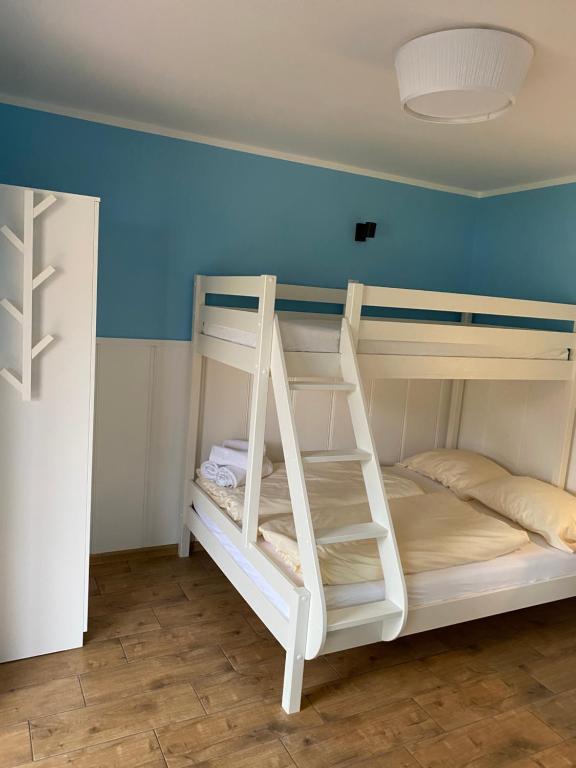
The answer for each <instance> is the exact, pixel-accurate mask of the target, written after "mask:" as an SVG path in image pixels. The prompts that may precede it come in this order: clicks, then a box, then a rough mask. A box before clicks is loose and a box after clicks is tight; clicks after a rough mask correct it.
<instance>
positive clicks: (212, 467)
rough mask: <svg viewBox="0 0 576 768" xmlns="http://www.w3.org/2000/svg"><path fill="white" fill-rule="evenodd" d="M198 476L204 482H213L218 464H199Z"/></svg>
mask: <svg viewBox="0 0 576 768" xmlns="http://www.w3.org/2000/svg"><path fill="white" fill-rule="evenodd" d="M200 474H201V475H202V477H205V478H206V480H213V481H214V482H215V481H216V475H217V474H218V464H216V462H215V461H203V462H202V464H200Z"/></svg>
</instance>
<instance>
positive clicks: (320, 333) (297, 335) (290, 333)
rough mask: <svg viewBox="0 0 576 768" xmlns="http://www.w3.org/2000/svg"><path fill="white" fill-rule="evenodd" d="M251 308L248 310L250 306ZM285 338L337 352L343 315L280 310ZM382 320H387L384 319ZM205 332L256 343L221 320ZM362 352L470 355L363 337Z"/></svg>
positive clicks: (482, 350) (564, 353) (483, 351)
mask: <svg viewBox="0 0 576 768" xmlns="http://www.w3.org/2000/svg"><path fill="white" fill-rule="evenodd" d="M247 311H248V310H247ZM278 316H279V319H280V331H281V333H282V342H283V345H284V349H285V351H286V352H338V349H339V345H340V324H341V319H340V318H334V317H331V316H323V315H320V314H319V315H301V314H297V313H292V312H280V313H278ZM382 322H383V323H385V322H386V321H385V320H383V321H382ZM202 332H203V333H204V334H206V335H207V336H214V337H215V338H217V339H223V340H224V341H232V342H234V343H235V344H242V346H245V347H255V346H256V334H255V333H252V332H250V331H245V330H242V329H241V328H234V327H232V326H227V325H221V324H218V323H211V322H206V321H205V322H204V325H203V327H202ZM358 352H359V353H360V354H368V355H406V354H408V355H433V356H438V357H470V356H471V355H470V346H468V345H466V344H432V343H424V342H422V343H421V342H394V341H360V345H359V348H358ZM474 356H475V357H507V358H508V357H511V355H510V353H509V352H505V351H502V350H501V349H499V348H498V347H490V346H477V347H475V348H474ZM512 357H515V358H528V359H537V360H567V359H568V350H567V349H566V348H565V347H561V348H558V347H552V348H546V347H543V348H542V349H538V350H537V351H535V352H534V351H533V352H524V353H522V351H518V352H517V353H515V354H514V355H512Z"/></svg>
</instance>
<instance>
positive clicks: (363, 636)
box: [180, 275, 576, 713]
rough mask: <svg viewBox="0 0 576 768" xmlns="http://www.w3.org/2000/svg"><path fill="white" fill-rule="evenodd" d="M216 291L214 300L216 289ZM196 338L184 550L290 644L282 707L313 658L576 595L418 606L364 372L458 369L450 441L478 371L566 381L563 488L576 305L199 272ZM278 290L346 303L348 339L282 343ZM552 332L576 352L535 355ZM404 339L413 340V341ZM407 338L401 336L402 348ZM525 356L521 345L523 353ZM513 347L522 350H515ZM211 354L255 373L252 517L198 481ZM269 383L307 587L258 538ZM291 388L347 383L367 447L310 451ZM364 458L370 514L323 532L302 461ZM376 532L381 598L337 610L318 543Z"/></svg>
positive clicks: (570, 583) (567, 591)
mask: <svg viewBox="0 0 576 768" xmlns="http://www.w3.org/2000/svg"><path fill="white" fill-rule="evenodd" d="M207 295H212V301H211V304H210V305H207V304H206V296H207ZM219 296H220V297H221V296H234V297H242V298H244V297H250V298H251V299H257V301H258V309H257V310H256V311H254V310H245V309H233V308H230V307H229V306H217V303H218V297H219ZM193 299H194V304H193V306H194V309H193V328H192V347H191V382H190V385H191V387H190V413H189V439H188V448H187V461H186V472H185V477H186V487H185V490H184V500H185V503H184V510H183V517H182V537H181V542H180V555H181V556H182V557H185V556H187V555H188V554H189V549H190V535H191V534H192V536H194V537H195V538H196V539H198V541H199V542H200V543H201V544H202V546H203V547H204V549H205V550H206V551H207V552H208V554H209V555H210V556H211V557H212V559H213V560H214V561H215V563H216V564H217V565H218V566H219V567H220V568H221V570H222V571H223V572H224V573H225V575H226V576H227V577H228V579H229V580H230V581H231V582H232V583H233V584H234V586H235V587H236V589H237V590H238V591H239V592H240V594H241V595H242V596H243V597H244V599H245V600H246V601H247V602H248V603H249V605H250V606H251V607H252V609H253V610H254V611H255V613H256V614H257V615H258V616H259V618H260V619H261V620H262V621H263V622H264V624H265V625H266V626H267V627H268V629H269V630H270V631H271V632H272V634H273V635H274V636H275V637H276V638H277V640H278V641H279V642H280V644H281V645H282V646H283V647H284V648H285V649H286V665H285V673H284V685H283V695H282V706H283V708H284V709H285V710H286V711H287V712H289V713H290V712H296V711H298V710H299V708H300V701H301V693H302V677H303V671H304V662H305V660H306V659H311V658H314V657H315V656H317V655H319V654H324V653H330V652H333V651H338V650H342V649H345V648H352V647H355V646H360V645H366V644H369V643H373V642H377V641H381V640H392V639H394V638H395V637H398V636H399V635H406V634H411V633H414V632H421V631H425V630H429V629H434V628H437V627H442V626H447V625H451V624H457V623H460V622H464V621H469V620H472V619H477V618H482V617H485V616H490V615H494V614H497V613H501V612H505V611H510V610H517V609H520V608H525V607H528V606H531V605H536V604H538V603H543V602H550V601H553V600H560V599H563V598H567V597H571V596H575V595H576V576H568V577H562V578H556V579H552V580H549V581H547V582H539V583H533V584H527V585H525V586H521V587H515V588H506V589H502V590H499V591H497V592H490V593H485V594H480V595H475V596H472V597H467V598H459V599H456V600H451V601H445V602H443V603H441V604H436V605H431V606H426V605H424V606H418V607H415V608H413V609H409V607H408V604H407V598H406V587H405V583H404V576H403V571H402V564H401V562H400V557H399V554H398V549H397V546H396V542H395V537H394V530H393V525H392V521H391V518H390V515H389V509H388V502H387V499H386V493H385V489H384V485H383V482H382V475H381V471H380V465H379V463H378V457H377V454H376V449H375V446H374V441H373V438H372V434H371V430H370V426H369V421H368V416H367V412H366V405H365V399H364V394H363V389H362V382H361V379H362V376H369V377H371V378H388V379H451V380H453V382H454V383H453V386H452V394H451V401H450V410H449V418H448V431H447V442H446V445H447V447H456V446H457V445H458V432H459V426H460V419H461V413H462V398H463V387H464V382H465V381H466V380H468V379H486V380H504V379H508V380H522V381H526V380H539V381H564V382H566V384H567V387H568V396H567V399H566V403H567V405H566V420H565V427H564V434H563V440H562V450H561V452H560V458H559V461H558V465H557V469H556V474H555V477H554V482H555V484H557V485H559V486H562V487H563V486H564V485H565V482H566V476H567V470H568V461H569V458H570V450H571V444H572V437H573V431H574V418H575V411H576V386H575V373H576V360H575V359H574V350H575V349H576V333H574V325H575V323H576V307H575V306H573V305H568V304H555V303H548V302H538V301H523V300H517V299H505V298H495V297H487V296H475V295H466V294H455V293H440V292H429V291H416V290H404V289H397V288H385V287H377V286H370V285H363V284H361V283H356V282H350V283H349V284H348V289H347V290H346V291H345V290H339V289H332V288H315V287H307V286H295V285H280V284H278V285H277V283H276V278H275V277H274V276H270V275H262V276H257V277H252V276H249V277H248V276H247V277H209V276H197V277H196V279H195V286H194V297H193ZM278 300H289V301H296V302H313V303H326V304H338V305H342V306H343V314H342V315H341V318H342V319H341V334H340V350H339V352H336V353H330V352H322V353H317V352H285V351H284V349H283V346H282V338H281V334H280V326H279V320H278V316H277V311H276V302H277V301H278ZM366 306H369V307H380V308H386V309H391V308H392V309H402V310H404V309H409V310H424V311H436V312H443V313H457V314H458V315H459V317H460V322H455V323H449V322H422V321H411V320H397V319H387V318H375V317H366V316H364V315H363V314H362V309H363V307H366ZM477 314H481V315H495V316H505V317H514V318H537V319H540V320H555V321H568V322H569V323H570V329H571V330H570V331H568V332H565V331H549V330H533V329H529V328H510V327H496V326H488V325H477V324H474V323H473V322H472V321H473V317H474V315H477ZM205 322H212V323H217V324H220V325H225V326H228V327H232V328H236V329H240V330H242V331H248V332H250V333H252V334H254V336H255V339H256V341H255V346H254V347H251V346H244V345H242V344H238V343H234V342H232V341H227V340H224V339H221V338H216V337H213V336H209V335H206V334H204V333H203V332H202V330H203V327H204V323H205ZM366 341H371V342H374V341H385V342H395V344H396V345H398V344H399V345H400V347H399V348H400V350H401V351H402V352H403V354H366V353H362V352H360V353H358V352H357V349H358V345H359V344H362V342H366ZM414 342H416V343H422V342H430V343H432V344H436V343H439V344H442V345H450V344H455V345H458V349H459V350H460V351H461V349H462V346H463V345H464V347H465V349H466V350H468V349H469V350H470V355H466V356H453V355H450V354H448V355H446V356H437V355H422V354H419V355H414V354H411V351H413V349H411V345H412V344H413V343H414ZM543 344H545V345H548V346H558V347H561V348H563V349H567V350H569V353H568V357H567V359H562V360H558V359H542V358H540V359H538V358H537V357H535V358H534V359H530V358H529V355H530V354H531V353H533V354H534V355H535V356H537V354H538V351H539V350H540V351H541V350H542V348H543ZM403 345H405V353H404V348H403ZM479 347H483V348H484V349H486V347H488V348H494V349H497V350H498V351H499V354H500V355H503V356H498V357H496V356H494V357H486V356H479V355H478V351H476V356H475V355H474V351H475V349H476V350H478V348H479ZM397 348H398V347H397ZM520 351H521V353H522V356H521V357H518V355H519V353H520ZM515 355H516V356H515ZM205 358H211V359H214V360H217V361H219V362H221V363H224V364H226V365H230V366H233V367H235V368H240V369H242V370H244V371H246V372H248V373H249V374H251V376H252V391H251V405H250V423H249V435H248V439H249V452H248V473H247V480H246V487H245V501H244V512H243V520H242V523H241V524H237V523H235V522H234V521H233V520H232V519H231V518H230V517H229V516H228V515H227V514H226V513H225V512H224V511H222V510H221V509H220V507H218V505H217V504H216V503H215V502H214V501H213V500H212V499H211V498H210V497H209V495H208V494H206V493H205V492H204V491H203V490H202V488H201V487H200V486H199V485H198V484H197V483H196V482H195V472H196V468H197V467H198V466H199V464H200V456H199V444H200V440H199V437H200V434H199V433H200V425H201V415H202V400H203V368H204V366H203V363H204V359H205ZM270 379H271V381H272V386H273V389H274V399H275V401H276V408H277V412H278V422H279V427H280V435H281V439H282V446H283V451H284V458H285V463H286V471H287V476H288V484H289V489H290V497H291V502H292V509H293V515H294V523H295V529H296V536H297V540H298V547H299V552H300V558H301V563H302V579H303V586H299V585H298V584H296V583H295V582H294V581H293V580H292V579H291V578H290V577H289V576H288V575H287V574H286V572H285V571H284V570H282V569H281V568H280V567H279V566H278V565H277V564H276V563H275V562H274V561H273V560H272V559H271V558H270V556H269V555H268V554H267V552H266V550H265V549H264V548H262V547H261V546H260V542H259V540H258V516H259V501H260V481H261V470H262V456H263V449H264V432H265V421H266V407H267V398H268V389H269V380H270ZM294 389H327V390H330V389H333V390H338V389H340V390H344V391H346V393H347V401H348V405H349V409H350V415H351V420H352V425H353V428H354V435H355V438H356V443H357V445H356V446H355V447H354V448H351V449H350V450H349V451H316V452H310V451H308V452H303V451H300V448H299V443H298V435H297V430H296V425H295V420H294V412H293V409H292V402H291V394H290V393H291V390H294ZM351 460H356V461H360V462H361V466H362V470H363V475H364V481H365V484H366V489H367V496H368V500H369V506H370V510H371V513H372V522H371V523H364V524H361V525H355V526H344V527H341V528H338V529H332V530H326V529H324V530H323V531H318V530H316V531H315V530H314V528H313V525H312V519H311V515H310V509H309V503H308V496H307V491H306V482H305V474H304V469H303V467H304V464H305V463H306V462H310V461H351ZM366 538H373V539H375V540H376V541H377V542H378V546H379V552H380V559H381V563H382V569H383V573H384V579H385V583H386V597H387V599H386V600H384V601H379V602H377V603H367V604H363V605H356V606H351V607H347V608H340V609H334V610H327V609H326V604H325V599H324V588H323V584H322V578H321V574H320V567H319V563H318V557H317V552H316V546H317V544H320V543H323V544H327V543H336V542H343V541H357V540H359V539H366Z"/></svg>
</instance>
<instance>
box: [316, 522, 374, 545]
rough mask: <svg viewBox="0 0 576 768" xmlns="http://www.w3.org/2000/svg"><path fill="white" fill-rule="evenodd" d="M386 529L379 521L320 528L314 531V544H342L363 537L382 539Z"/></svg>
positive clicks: (359, 539) (360, 539)
mask: <svg viewBox="0 0 576 768" xmlns="http://www.w3.org/2000/svg"><path fill="white" fill-rule="evenodd" d="M387 534H388V530H387V529H386V528H384V526H383V525H380V523H374V522H372V523H354V524H352V525H340V526H337V527H335V528H321V529H320V530H319V531H317V532H316V537H315V538H316V544H343V543H345V542H348V541H362V540H363V539H383V538H384V537H385V536H387Z"/></svg>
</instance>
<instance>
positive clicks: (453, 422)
mask: <svg viewBox="0 0 576 768" xmlns="http://www.w3.org/2000/svg"><path fill="white" fill-rule="evenodd" d="M473 317H474V315H472V314H470V313H469V312H462V315H461V318H460V322H461V323H463V324H464V325H470V324H471V322H472V319H473ZM465 383H466V382H465V381H463V380H462V379H455V380H453V381H452V392H451V393H450V410H449V412H448V429H447V431H446V448H458V436H459V434H460V420H461V418H462V402H463V400H464V384H465Z"/></svg>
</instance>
